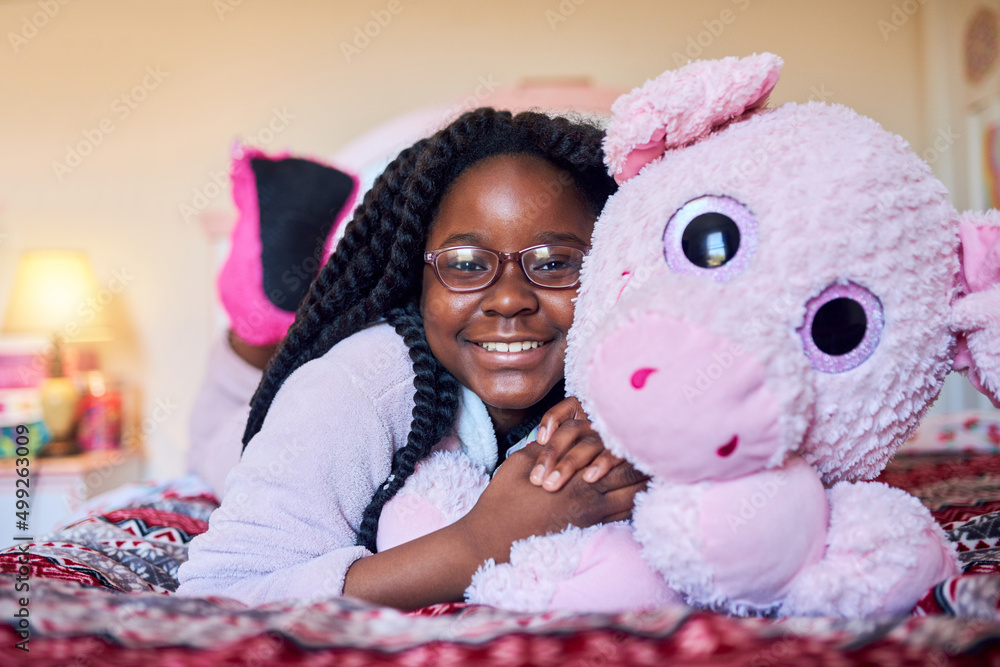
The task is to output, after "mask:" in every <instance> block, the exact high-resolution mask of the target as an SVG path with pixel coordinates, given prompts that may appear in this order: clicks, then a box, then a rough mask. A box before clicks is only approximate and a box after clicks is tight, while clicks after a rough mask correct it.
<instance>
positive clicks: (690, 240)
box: [681, 213, 740, 269]
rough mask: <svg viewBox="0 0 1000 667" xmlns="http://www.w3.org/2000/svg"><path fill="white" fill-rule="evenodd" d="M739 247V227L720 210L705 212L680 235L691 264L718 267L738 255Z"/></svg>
mask: <svg viewBox="0 0 1000 667" xmlns="http://www.w3.org/2000/svg"><path fill="white" fill-rule="evenodd" d="M739 248H740V228H739V227H737V226H736V223H735V222H733V220H732V218H730V217H729V216H727V215H723V214H721V213H702V214H701V215H699V216H698V217H697V218H695V219H694V220H692V221H691V222H689V223H688V226H687V228H686V229H685V230H684V233H683V234H682V235H681V250H683V251H684V256H685V257H687V258H688V259H689V260H690V261H691V263H692V264H694V265H695V266H700V267H702V268H705V269H715V268H718V267H720V266H722V265H723V264H725V263H726V262H728V261H729V260H731V259H732V258H733V257H734V256H735V255H736V251H737V250H739Z"/></svg>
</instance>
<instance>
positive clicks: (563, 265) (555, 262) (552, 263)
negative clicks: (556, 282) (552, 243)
mask: <svg viewBox="0 0 1000 667" xmlns="http://www.w3.org/2000/svg"><path fill="white" fill-rule="evenodd" d="M570 268H571V265H570V263H569V262H567V261H565V260H561V259H548V260H545V261H544V262H539V263H538V264H535V265H534V266H532V267H531V270H532V271H567V270H569V269H570Z"/></svg>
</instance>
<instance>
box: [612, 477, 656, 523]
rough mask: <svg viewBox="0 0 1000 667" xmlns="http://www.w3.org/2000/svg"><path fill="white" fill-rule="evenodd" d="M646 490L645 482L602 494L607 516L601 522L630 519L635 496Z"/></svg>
mask: <svg viewBox="0 0 1000 667" xmlns="http://www.w3.org/2000/svg"><path fill="white" fill-rule="evenodd" d="M645 490H646V482H645V481H643V482H640V483H639V484H632V485H631V486H625V487H622V488H620V489H615V490H614V491H609V492H608V493H606V494H604V500H605V502H606V503H607V504H606V508H607V509H606V511H607V514H606V515H605V516H604V519H603V522H604V523H610V522H612V521H624V520H625V519H630V518H632V509H633V508H634V507H635V494H637V493H639V492H640V491H645Z"/></svg>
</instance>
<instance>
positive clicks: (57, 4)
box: [7, 0, 69, 54]
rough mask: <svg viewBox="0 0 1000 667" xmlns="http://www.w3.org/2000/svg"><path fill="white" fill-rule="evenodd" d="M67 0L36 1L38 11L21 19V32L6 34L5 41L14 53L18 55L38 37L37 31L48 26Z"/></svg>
mask: <svg viewBox="0 0 1000 667" xmlns="http://www.w3.org/2000/svg"><path fill="white" fill-rule="evenodd" d="M68 2H69V0H38V7H39V10H40V11H37V12H35V13H34V14H32V15H31V16H30V17H29V16H22V17H21V30H20V31H19V32H14V31H10V32H8V33H7V41H8V42H10V48H12V49H14V53H15V54H17V53H20V52H21V47H23V46H25V45H26V44H27V43H28V42H29V41H31V40H32V39H34V38H35V37H37V36H38V33H39V31H40V30H41V29H42V28H44V27H45V26H47V25H48V24H49V21H51V20H52V19H54V18H55V17H56V15H57V14H58V13H59V10H60V9H62V8H63V6H65V5H66V4H67V3H68Z"/></svg>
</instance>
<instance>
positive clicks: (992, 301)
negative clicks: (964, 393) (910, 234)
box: [952, 211, 1000, 408]
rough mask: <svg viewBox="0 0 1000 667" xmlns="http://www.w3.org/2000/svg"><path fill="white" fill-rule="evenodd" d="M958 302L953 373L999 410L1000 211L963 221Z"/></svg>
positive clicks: (968, 216)
mask: <svg viewBox="0 0 1000 667" xmlns="http://www.w3.org/2000/svg"><path fill="white" fill-rule="evenodd" d="M958 233H959V237H960V239H961V245H960V247H959V257H960V260H961V266H962V268H961V271H960V273H959V276H958V285H957V287H958V297H957V298H956V299H955V301H954V302H953V303H952V326H953V327H954V329H955V333H956V336H957V337H958V348H957V351H956V354H955V362H954V368H955V370H957V371H962V372H964V373H966V375H967V377H968V378H969V381H970V382H971V383H972V385H973V386H974V387H975V388H976V389H978V390H979V391H981V392H983V393H984V394H986V395H987V396H988V397H989V398H990V400H991V401H992V402H993V405H995V406H996V407H998V408H1000V211H986V212H978V211H976V212H969V213H966V214H964V215H963V216H962V218H961V219H960V220H959V225H958Z"/></svg>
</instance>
